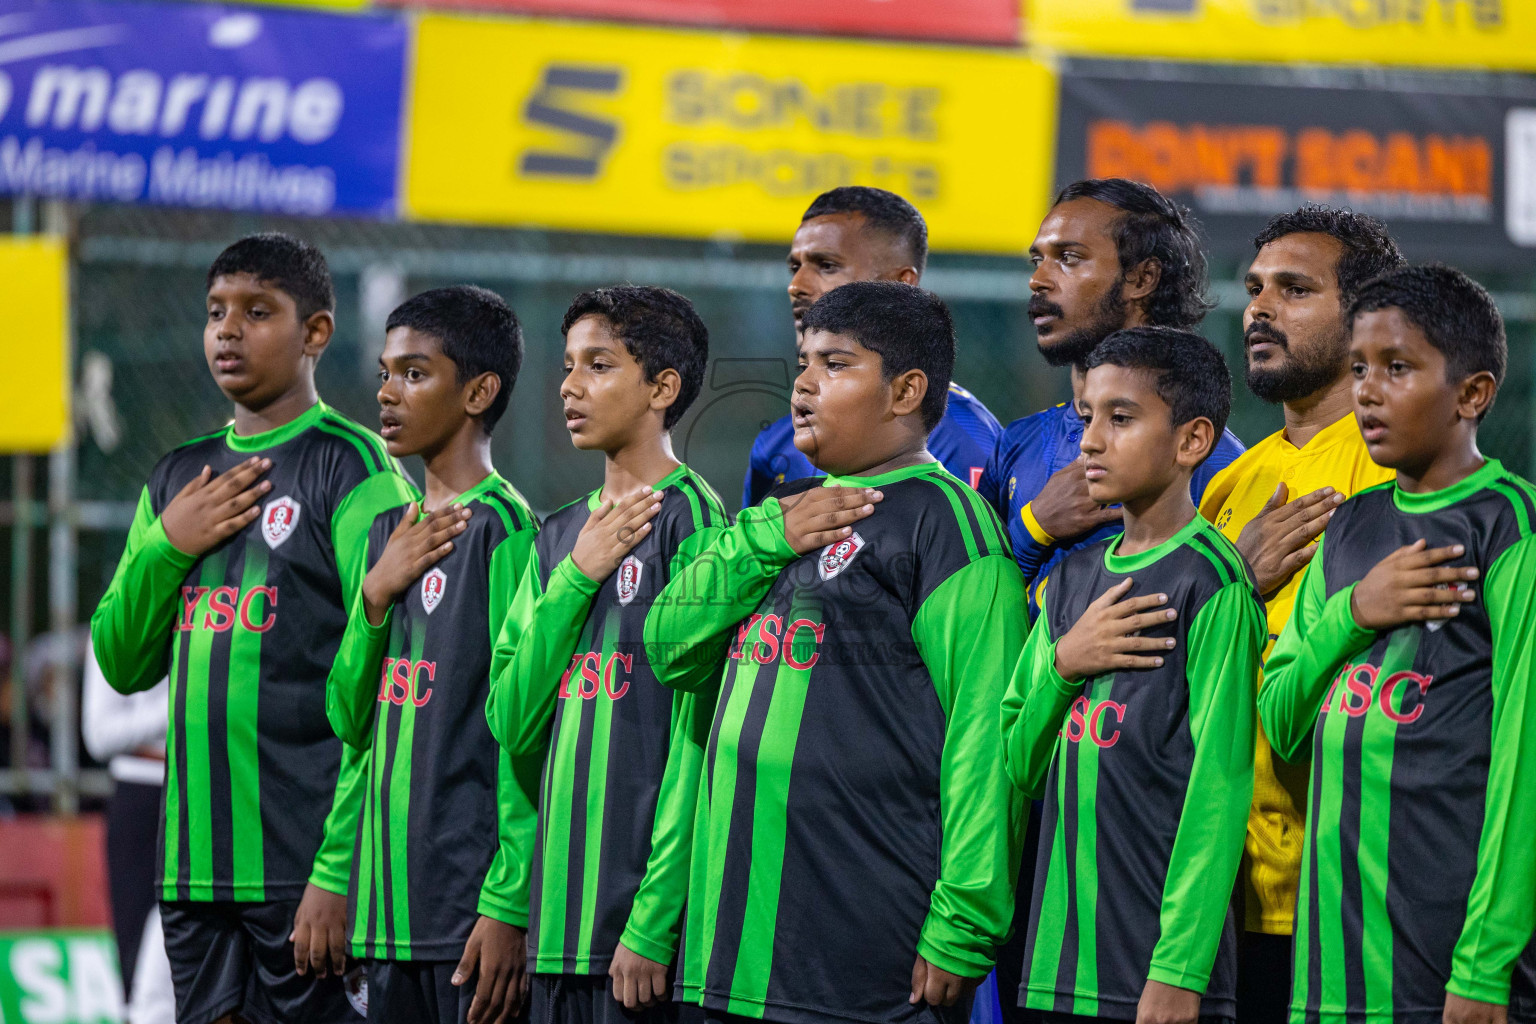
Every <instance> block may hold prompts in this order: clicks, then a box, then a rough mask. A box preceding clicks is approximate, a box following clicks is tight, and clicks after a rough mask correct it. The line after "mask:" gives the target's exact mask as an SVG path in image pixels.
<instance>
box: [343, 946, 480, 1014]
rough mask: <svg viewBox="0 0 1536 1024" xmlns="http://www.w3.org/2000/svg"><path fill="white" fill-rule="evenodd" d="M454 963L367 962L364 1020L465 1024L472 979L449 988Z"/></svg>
mask: <svg viewBox="0 0 1536 1024" xmlns="http://www.w3.org/2000/svg"><path fill="white" fill-rule="evenodd" d="M458 966H459V962H458V961H457V960H369V961H367V962H366V964H365V965H364V967H365V969H366V971H367V973H368V1019H369V1020H378V1021H384V1022H385V1024H466V1022H467V1021H468V1020H469V1004H470V1002H472V1001H473V1000H474V997H475V984H474V982H475V979H473V978H471V979H470V980H469V982H468V983H467V984H464V985H459V986H456V985H454V984H453V972H454V971H455V970H456V969H457V968H458Z"/></svg>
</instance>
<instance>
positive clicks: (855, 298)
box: [800, 281, 955, 431]
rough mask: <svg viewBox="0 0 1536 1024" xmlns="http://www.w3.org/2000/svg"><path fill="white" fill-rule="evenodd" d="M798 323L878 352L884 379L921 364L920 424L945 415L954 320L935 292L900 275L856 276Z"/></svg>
mask: <svg viewBox="0 0 1536 1024" xmlns="http://www.w3.org/2000/svg"><path fill="white" fill-rule="evenodd" d="M800 326H801V330H802V332H804V333H806V334H809V333H810V332H811V331H825V332H826V333H828V334H841V335H843V336H844V337H848V338H852V339H853V340H854V341H856V342H858V343H859V344H860V345H863V346H864V347H865V348H867V349H869V350H870V351H871V352H875V353H877V354H878V355H879V356H880V372H881V376H883V377H884V378H885V379H886V380H887V381H889V380H892V379H894V378H895V376H896V375H897V374H898V373H905V372H907V371H908V370H922V371H923V373H924V374H925V375H926V376H927V378H928V393H927V394H926V395H924V396H923V405H922V410H921V415H922V418H923V427H924V428H925V429H927V430H930V431H931V430H933V428H934V427H936V426H938V425H939V420H941V419H943V418H944V409H945V407H946V406H947V404H948V402H949V381H950V378H951V377H952V376H953V375H954V372H955V322H954V320H953V319H952V318H951V317H950V315H949V307H948V306H946V305H944V300H942V299H940V298H939V297H938V296H937V295H935V294H933V293H932V292H929V291H924V290H923V289H921V288H918V287H916V286H915V285H910V284H902V283H901V282H899V281H855V282H853V283H852V284H845V285H842V286H841V287H838V288H834V289H832V290H831V291H829V292H827V293H826V294H825V295H823V296H822V297H821V298H819V299H817V300H816V303H815V304H814V305H813V306H811V308H810V309H808V310H806V312H805V318H804V319H803V320H801V322H800Z"/></svg>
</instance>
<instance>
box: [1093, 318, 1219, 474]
mask: <svg viewBox="0 0 1536 1024" xmlns="http://www.w3.org/2000/svg"><path fill="white" fill-rule="evenodd" d="M1095 366H1123V367H1125V368H1126V369H1130V370H1146V371H1148V372H1150V373H1152V374H1154V375H1155V376H1156V378H1157V384H1156V387H1157V397H1159V398H1161V399H1162V400H1163V401H1165V402H1167V403H1168V407H1169V408H1170V409H1171V410H1173V425H1174V426H1179V425H1180V424H1184V423H1188V422H1189V421H1190V420H1195V419H1199V418H1201V417H1202V416H1203V417H1204V418H1206V419H1208V420H1210V421H1211V425H1212V426H1213V427H1215V428H1216V439H1217V440H1218V441H1219V440H1220V439H1221V432H1222V431H1223V430H1225V429H1226V426H1227V417H1228V416H1230V415H1231V414H1232V374H1231V373H1229V372H1228V371H1227V361H1226V359H1225V358H1224V357H1223V356H1222V354H1221V350H1220V349H1218V348H1217V347H1216V346H1215V345H1212V344H1211V343H1210V342H1208V341H1206V340H1205V339H1204V338H1202V337H1200V335H1198V334H1196V333H1195V332H1194V331H1184V330H1179V329H1178V328H1176V327H1127V328H1126V329H1125V330H1122V331H1116V332H1115V333H1114V334H1111V335H1110V336H1109V337H1107V338H1105V339H1104V340H1103V341H1101V342H1099V347H1098V348H1096V349H1094V350H1093V354H1092V355H1090V356H1089V357H1088V369H1090V370H1091V369H1093V368H1094V367H1095ZM1212 450H1213V451H1214V450H1215V445H1212ZM1207 458H1209V453H1207Z"/></svg>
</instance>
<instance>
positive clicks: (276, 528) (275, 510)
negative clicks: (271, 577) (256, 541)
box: [261, 494, 300, 551]
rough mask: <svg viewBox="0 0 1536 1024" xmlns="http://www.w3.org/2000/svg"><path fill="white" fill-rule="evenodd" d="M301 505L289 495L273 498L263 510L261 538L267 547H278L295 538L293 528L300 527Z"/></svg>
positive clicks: (274, 548) (275, 548)
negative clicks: (290, 538)
mask: <svg viewBox="0 0 1536 1024" xmlns="http://www.w3.org/2000/svg"><path fill="white" fill-rule="evenodd" d="M299 511H300V509H299V503H298V502H296V501H294V500H293V499H292V498H290V497H289V496H288V495H286V494H285V495H283V496H282V497H281V498H273V499H272V500H271V501H269V502H267V505H266V507H265V508H264V509H262V510H261V538H262V540H264V541H266V542H267V547H269V548H272V549H273V550H274V551H275V550H277V546H278V545H279V544H281V543H282V542H283V541H285V540H287V539H288V538H289V537H291V536H293V528H294V527H295V526H297V525H299Z"/></svg>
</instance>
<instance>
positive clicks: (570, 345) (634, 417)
mask: <svg viewBox="0 0 1536 1024" xmlns="http://www.w3.org/2000/svg"><path fill="white" fill-rule="evenodd" d="M561 331H562V333H563V334H564V335H565V374H566V375H565V380H564V381H563V383H562V384H561V386H560V396H561V399H562V401H563V404H564V406H565V422H566V427H567V428H568V429H569V430H570V432H571V441H572V443H573V444H574V445H575V446H576V447H577V448H580V449H584V450H588V451H601V452H602V453H603V455H604V469H603V484H602V486H601V487H600V488H598V489H597V490H595V491H593V492H592V493H591V494H590V495H588V496H587V497H585V498H583V499H581V500H578V501H574V502H572V503H571V504H569V505H566V506H565V507H564V508H562V509H560V510H559V511H557V512H555V513H554V514H552V515H551V516H550V517H549V519H548V520H547V521H546V522H545V524H544V527H543V529H542V530H541V531H540V533H539V539H538V542H537V543H536V544H535V546H534V551H533V560H532V563H531V564H530V566H529V571H528V572H526V573H525V574H524V575H523V579H522V583H521V585H520V586H519V588H518V592H517V596H516V598H515V599H514V600H513V602H512V610H511V613H510V614H509V615H508V616H507V618H506V623H505V627H504V631H503V633H502V635H501V638H500V640H499V641H498V642H497V646H496V666H497V667H496V678H495V682H494V684H493V686H492V692H491V701H490V705H489V706H488V708H487V716H488V718H489V720H490V723H491V731H492V732H493V733H495V735H496V737H497V739H499V740H500V741H501V743H502V745H503V746H505V747H506V749H507V750H508V751H509V752H510V753H512V754H513V755H516V756H520V757H526V756H528V755H530V754H535V755H536V754H539V753H543V752H544V751H545V750H546V749H547V751H548V756H547V759H546V766H545V769H544V778H543V785H542V798H541V800H540V803H539V817H538V835H537V841H536V845H535V846H534V848H533V850H532V873H533V882H532V898H531V903H530V907H529V921H530V924H529V943H528V962H529V970H530V971H532V973H533V991H532V1000H531V1004H530V1014H531V1016H532V1019H534V1020H537V1021H540V1022H542V1024H549V1022H555V1021H559V1022H565V1024H598V1022H602V1021H613V1022H615V1024H620V1022H623V1021H629V1022H633V1021H635V1020H636V1019H637V1017H638V1018H651V1019H656V1020H660V1019H662V1018H671V1017H674V1016H675V1014H676V1010H677V1007H676V1006H675V1004H670V1005H660V1004H663V1003H664V1002H665V1000H666V998H667V995H668V991H669V989H670V986H671V982H670V978H669V975H670V974H671V972H672V964H673V961H674V959H675V957H676V954H677V944H678V932H679V929H680V927H681V922H682V915H683V900H684V898H685V896H686V882H687V870H688V858H689V854H690V850H691V843H692V835H693V819H694V813H695V802H696V799H697V796H698V779H699V770H700V765H701V764H702V762H703V747H704V736H705V731H706V730H707V728H708V726H709V720H710V714H711V712H712V711H713V709H714V705H713V701H712V698H711V697H710V696H708V695H705V696H694V695H691V694H676V693H673V692H672V691H671V690H668V689H666V688H664V687H662V686H661V685H659V684H658V683H657V682H656V678H655V676H654V675H653V674H652V672H651V667H650V663H649V660H648V659H647V658H646V652H645V648H644V646H643V644H642V642H641V641H642V633H643V629H644V624H645V614H646V611H647V610H648V609H649V608H650V606H651V602H652V600H654V598H655V595H656V594H657V593H658V592H659V591H660V590H661V588H662V587H664V586H665V585H666V583H667V581H668V580H669V579H670V578H671V577H672V575H673V573H675V572H677V571H678V570H680V569H681V568H682V567H683V566H685V565H687V564H688V562H689V561H690V560H691V559H692V558H693V557H694V555H695V554H696V553H697V552H698V550H699V549H700V548H701V547H703V546H705V545H707V544H708V543H709V541H710V540H712V539H713V537H714V535H715V534H716V533H717V532H718V531H719V530H720V529H721V527H722V526H724V525H725V511H724V507H723V506H722V505H721V503H720V499H719V498H718V497H717V496H716V495H715V493H714V491H712V490H711V489H710V487H709V485H708V484H706V483H705V482H704V481H703V480H702V479H701V478H700V477H699V476H698V475H697V474H695V473H694V472H693V471H691V470H690V469H689V468H688V467H687V466H685V465H683V464H681V463H680V462H678V460H677V459H676V458H675V457H674V455H673V452H672V441H671V430H672V427H673V426H674V425H675V424H676V423H677V421H678V420H679V419H680V418H681V417H682V415H683V413H684V412H685V411H686V410H687V408H688V406H689V405H690V404H691V403H692V402H693V400H694V399H695V398H696V397H697V396H698V394H699V390H700V388H701V386H702V384H703V381H704V369H705V365H706V363H707V361H708V358H709V333H708V331H707V330H705V327H704V324H703V322H702V321H701V320H700V319H699V317H698V314H697V313H695V312H694V309H693V305H692V304H691V303H690V302H689V301H688V300H687V299H685V298H683V297H682V296H681V295H678V294H677V293H675V292H671V291H668V290H666V289H664V288H636V287H620V288H603V289H599V290H597V291H593V292H587V293H585V294H583V295H580V296H577V298H576V300H575V301H574V302H573V303H572V304H571V307H570V308H569V309H568V310H567V311H566V314H565V320H564V323H563V324H562V325H561Z"/></svg>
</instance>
